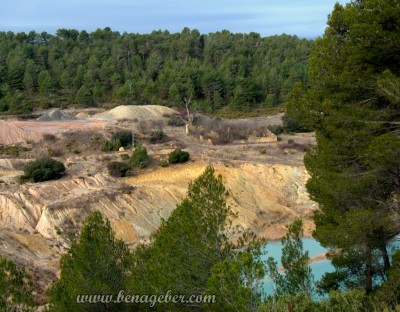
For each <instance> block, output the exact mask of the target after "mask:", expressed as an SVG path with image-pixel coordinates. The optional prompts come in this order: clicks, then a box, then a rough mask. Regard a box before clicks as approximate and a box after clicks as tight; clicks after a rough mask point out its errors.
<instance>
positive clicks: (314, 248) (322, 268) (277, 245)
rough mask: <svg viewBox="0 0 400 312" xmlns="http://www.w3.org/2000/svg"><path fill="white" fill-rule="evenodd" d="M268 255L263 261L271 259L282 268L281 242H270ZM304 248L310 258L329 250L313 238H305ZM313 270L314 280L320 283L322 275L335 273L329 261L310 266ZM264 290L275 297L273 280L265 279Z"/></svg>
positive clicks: (267, 247) (267, 248) (267, 246)
mask: <svg viewBox="0 0 400 312" xmlns="http://www.w3.org/2000/svg"><path fill="white" fill-rule="evenodd" d="M265 248H266V250H267V254H266V255H265V256H264V257H263V260H266V259H267V258H269V257H272V258H274V259H275V261H277V262H278V267H280V266H281V256H282V244H281V242H280V241H270V242H268V243H267V245H266V247H265ZM303 248H304V250H308V253H309V257H310V258H312V257H314V256H316V255H319V254H322V253H324V252H326V251H327V250H326V249H325V248H324V247H322V246H321V245H320V244H319V243H318V242H317V241H316V240H315V239H312V238H303ZM310 267H311V269H312V273H313V275H314V280H315V281H319V280H320V279H321V278H322V275H324V273H327V272H333V271H334V268H333V265H332V264H331V262H330V261H329V260H321V261H318V262H314V263H312V264H310ZM263 282H264V290H265V294H266V295H267V296H268V295H273V293H274V289H273V284H272V282H271V280H270V279H269V278H268V277H266V278H265V279H264V281H263Z"/></svg>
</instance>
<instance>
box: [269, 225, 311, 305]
mask: <svg viewBox="0 0 400 312" xmlns="http://www.w3.org/2000/svg"><path fill="white" fill-rule="evenodd" d="M302 237H303V222H302V221H301V220H296V221H294V222H293V223H292V224H290V225H289V226H287V233H286V235H285V237H284V238H283V239H282V259H281V260H282V266H283V268H284V270H285V271H284V273H283V274H281V273H280V272H279V271H278V266H277V262H276V260H275V259H274V258H268V262H267V263H268V273H269V276H270V278H271V280H272V282H273V283H274V284H275V289H276V294H277V295H278V296H282V295H292V296H294V295H296V294H298V293H303V294H306V295H308V296H309V297H311V296H312V294H313V286H314V278H313V275H312V273H311V269H310V267H309V265H308V260H309V257H308V251H305V250H303V241H302Z"/></svg>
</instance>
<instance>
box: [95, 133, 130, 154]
mask: <svg viewBox="0 0 400 312" xmlns="http://www.w3.org/2000/svg"><path fill="white" fill-rule="evenodd" d="M131 146H132V132H131V131H127V130H119V131H117V132H115V133H114V134H113V135H112V138H111V140H110V141H108V140H104V141H103V142H102V143H101V146H100V149H101V150H102V151H103V152H111V151H118V150H119V149H120V148H121V147H123V148H129V147H131Z"/></svg>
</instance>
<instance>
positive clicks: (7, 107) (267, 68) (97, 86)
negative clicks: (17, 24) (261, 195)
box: [0, 27, 312, 114]
mask: <svg viewBox="0 0 400 312" xmlns="http://www.w3.org/2000/svg"><path fill="white" fill-rule="evenodd" d="M0 42H1V45H0V112H7V113H11V114H15V113H21V112H29V111H30V110H32V107H35V106H36V107H42V108H47V107H51V106H54V107H63V106H65V105H68V104H72V103H77V104H80V105H85V106H92V105H96V104H99V103H109V102H114V103H120V104H161V105H169V106H179V105H181V104H182V102H183V99H184V98H185V97H186V98H188V99H191V100H192V101H191V103H192V106H193V107H194V108H196V109H198V110H199V111H203V112H208V113H209V112H213V111H215V110H218V109H220V108H222V107H225V106H229V107H230V109H231V110H240V111H246V110H251V109H254V108H255V107H273V106H276V105H279V104H281V103H283V102H284V101H285V98H286V95H287V94H288V92H289V91H290V90H291V88H292V86H293V85H294V83H296V82H299V81H302V82H305V81H306V80H307V59H308V56H309V52H310V47H311V44H312V41H308V40H305V39H299V38H297V37H296V36H288V35H281V36H273V37H266V38H262V37H261V36H260V35H259V34H257V33H250V34H233V33H230V32H229V31H226V30H224V31H221V32H216V33H210V34H207V35H202V34H200V33H199V31H197V30H195V29H194V30H190V29H188V28H184V29H183V30H182V32H181V33H174V34H171V33H169V32H168V31H154V32H152V33H151V34H145V35H142V34H128V33H123V34H122V35H121V34H120V33H118V32H113V31H111V29H110V28H108V27H107V28H104V29H103V30H101V29H98V30H96V31H94V32H92V33H88V32H86V31H84V30H83V31H80V32H79V31H78V30H74V29H59V30H58V31H57V33H56V34H55V35H50V34H48V33H46V32H42V33H41V34H38V33H36V32H34V31H31V32H29V33H28V34H26V33H17V34H14V33H12V32H2V33H0Z"/></svg>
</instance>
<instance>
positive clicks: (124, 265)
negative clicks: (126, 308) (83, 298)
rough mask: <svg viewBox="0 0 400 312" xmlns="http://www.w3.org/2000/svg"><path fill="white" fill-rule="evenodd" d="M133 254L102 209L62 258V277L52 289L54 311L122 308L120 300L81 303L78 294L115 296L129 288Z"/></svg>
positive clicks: (88, 220)
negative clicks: (115, 231)
mask: <svg viewBox="0 0 400 312" xmlns="http://www.w3.org/2000/svg"><path fill="white" fill-rule="evenodd" d="M130 264H131V254H130V251H129V249H128V248H127V247H126V246H125V244H124V242H123V241H121V240H118V239H116V238H115V235H114V232H113V230H112V229H111V225H110V222H109V221H108V220H107V219H106V218H104V217H103V216H102V215H101V213H100V212H98V211H96V212H94V213H93V214H92V215H90V216H89V217H88V218H87V219H86V221H85V222H84V224H83V227H82V230H81V234H80V238H79V240H74V241H73V242H72V244H71V247H70V249H69V250H68V252H67V253H66V254H64V255H63V256H62V257H61V261H60V268H61V277H60V279H59V280H58V281H57V282H56V283H55V284H53V285H52V286H51V288H50V289H49V290H48V297H49V301H50V307H51V310H52V311H121V310H123V306H122V304H118V303H114V302H111V303H101V302H99V303H77V296H78V295H113V296H114V299H116V298H117V295H118V293H119V291H120V290H123V289H125V286H126V284H125V283H126V280H127V276H128V274H129V268H130Z"/></svg>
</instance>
